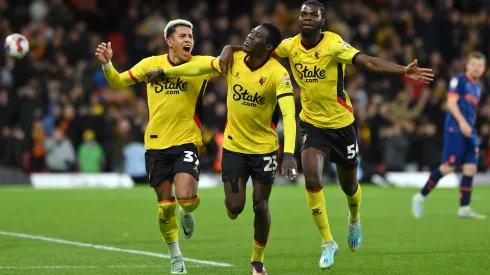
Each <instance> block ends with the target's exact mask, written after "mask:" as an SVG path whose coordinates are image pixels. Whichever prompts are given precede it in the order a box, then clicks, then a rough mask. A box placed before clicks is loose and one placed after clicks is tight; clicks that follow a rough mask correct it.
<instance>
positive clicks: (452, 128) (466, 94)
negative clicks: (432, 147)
mask: <svg viewBox="0 0 490 275" xmlns="http://www.w3.org/2000/svg"><path fill="white" fill-rule="evenodd" d="M447 95H448V97H456V98H458V107H459V110H460V112H461V114H462V115H463V117H464V118H465V119H466V121H467V122H468V123H469V124H470V125H471V127H472V128H473V133H474V134H475V133H476V128H475V124H476V116H477V107H478V102H479V101H480V97H481V85H480V83H479V82H478V81H475V80H472V79H471V77H470V76H468V75H466V74H458V75H456V76H455V77H453V78H452V79H451V80H450V82H449V91H448V94H447ZM444 129H445V131H446V132H451V133H461V129H459V124H458V121H457V120H456V119H455V118H454V117H453V115H452V114H451V112H449V111H448V112H447V114H446V121H445V125H444Z"/></svg>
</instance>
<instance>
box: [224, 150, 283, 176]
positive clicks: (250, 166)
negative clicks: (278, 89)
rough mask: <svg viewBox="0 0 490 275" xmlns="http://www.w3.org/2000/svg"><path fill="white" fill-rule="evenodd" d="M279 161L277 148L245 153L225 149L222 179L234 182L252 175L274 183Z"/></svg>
mask: <svg viewBox="0 0 490 275" xmlns="http://www.w3.org/2000/svg"><path fill="white" fill-rule="evenodd" d="M277 161H278V160H277V150H276V151H273V152H271V153H268V154H243V153H237V152H233V151H230V150H226V149H223V157H222V159H221V170H222V176H221V177H222V181H223V182H234V181H236V180H238V178H240V177H246V178H247V179H248V177H249V176H251V177H252V179H255V180H257V181H259V182H260V183H262V184H273V183H274V180H275V177H276V169H277Z"/></svg>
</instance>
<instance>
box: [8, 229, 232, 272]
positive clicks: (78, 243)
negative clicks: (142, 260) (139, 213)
mask: <svg viewBox="0 0 490 275" xmlns="http://www.w3.org/2000/svg"><path fill="white" fill-rule="evenodd" d="M0 235H4V236H12V237H18V238H24V239H32V240H40V241H45V242H52V243H59V244H67V245H74V246H80V247H89V248H94V249H99V250H106V251H115V252H124V253H129V254H138V255H145V256H152V257H158V258H165V259H170V256H169V255H167V254H161V253H155V252H148V251H142V250H135V249H123V248H117V247H112V246H106V245H98V244H91V243H82V242H74V241H68V240H62V239H55V238H50V237H43V236H36V235H29V234H24V233H17V232H7V231H0ZM184 260H185V261H187V262H191V263H197V264H204V265H210V266H220V267H232V266H233V265H232V264H228V263H223V262H214V261H206V260H199V259H192V258H184Z"/></svg>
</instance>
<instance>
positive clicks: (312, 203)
mask: <svg viewBox="0 0 490 275" xmlns="http://www.w3.org/2000/svg"><path fill="white" fill-rule="evenodd" d="M306 200H307V201H308V207H309V208H310V213H311V216H312V217H313V220H314V221H315V224H316V226H317V227H318V230H320V235H322V239H323V241H324V242H328V241H332V240H333V237H332V234H331V233H330V225H329V224H328V216H327V208H326V206H325V196H324V195H323V189H320V190H316V191H310V190H308V189H306Z"/></svg>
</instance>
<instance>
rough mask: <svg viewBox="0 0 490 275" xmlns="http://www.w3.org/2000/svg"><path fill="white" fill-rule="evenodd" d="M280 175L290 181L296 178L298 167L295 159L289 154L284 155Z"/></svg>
mask: <svg viewBox="0 0 490 275" xmlns="http://www.w3.org/2000/svg"><path fill="white" fill-rule="evenodd" d="M281 174H282V175H283V176H286V177H287V178H288V179H290V180H294V179H295V178H296V176H298V165H297V164H296V159H295V158H294V155H293V154H291V153H284V156H283V158H282V164H281Z"/></svg>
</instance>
